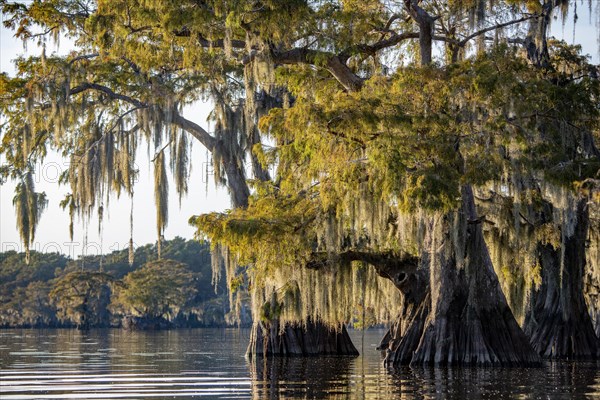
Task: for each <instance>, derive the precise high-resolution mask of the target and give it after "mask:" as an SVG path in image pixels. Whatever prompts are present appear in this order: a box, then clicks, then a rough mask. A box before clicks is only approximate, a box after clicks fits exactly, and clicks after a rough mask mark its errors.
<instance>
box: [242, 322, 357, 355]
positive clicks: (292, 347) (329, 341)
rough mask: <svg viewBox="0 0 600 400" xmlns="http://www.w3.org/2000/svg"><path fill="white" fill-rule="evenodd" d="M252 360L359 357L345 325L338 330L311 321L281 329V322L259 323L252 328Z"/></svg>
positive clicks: (247, 353)
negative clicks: (282, 357)
mask: <svg viewBox="0 0 600 400" xmlns="http://www.w3.org/2000/svg"><path fill="white" fill-rule="evenodd" d="M246 355H247V356H248V357H249V358H253V357H265V356H267V357H268V356H317V355H339V356H357V355H358V350H357V349H356V347H354V344H353V343H352V340H351V339H350V336H349V335H348V331H347V330H346V327H345V326H344V325H341V327H340V328H339V329H338V330H336V329H332V328H331V327H329V326H327V325H325V324H323V323H321V322H313V321H308V322H306V323H305V324H304V325H303V324H297V325H290V324H288V325H286V326H285V327H283V329H280V326H279V322H278V321H272V322H271V323H269V324H268V326H267V325H266V324H263V323H260V322H259V323H255V324H254V325H253V326H252V334H251V336H250V344H249V345H248V350H247V352H246Z"/></svg>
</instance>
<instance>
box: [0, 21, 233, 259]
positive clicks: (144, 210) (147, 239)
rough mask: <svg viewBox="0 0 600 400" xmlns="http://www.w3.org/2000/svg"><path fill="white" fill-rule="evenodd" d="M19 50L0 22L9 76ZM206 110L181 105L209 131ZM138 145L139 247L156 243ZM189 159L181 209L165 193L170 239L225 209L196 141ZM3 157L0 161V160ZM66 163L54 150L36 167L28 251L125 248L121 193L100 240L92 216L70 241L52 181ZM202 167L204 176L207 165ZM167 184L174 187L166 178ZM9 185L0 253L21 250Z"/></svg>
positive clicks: (147, 176) (3, 189) (0, 196)
mask: <svg viewBox="0 0 600 400" xmlns="http://www.w3.org/2000/svg"><path fill="white" fill-rule="evenodd" d="M71 46H72V45H71V44H70V43H69V42H68V41H66V40H61V44H60V47H59V48H58V49H56V48H55V47H54V46H49V48H48V49H47V50H46V52H47V54H50V53H51V52H53V51H57V52H58V53H59V54H61V53H63V54H64V53H67V52H68V51H69V50H70V48H71ZM27 51H28V54H36V53H37V54H39V52H40V49H39V48H38V47H37V46H36V45H34V44H29V45H28V48H27ZM24 52H25V51H24V49H23V45H22V43H21V41H18V40H16V39H15V38H13V33H12V32H11V31H9V30H7V29H5V28H4V27H3V26H2V27H1V28H0V67H1V70H2V72H8V73H9V74H10V75H11V76H14V65H13V64H12V62H11V60H12V59H14V58H15V57H16V56H17V55H22V54H24ZM209 111H210V107H209V105H206V104H201V103H200V104H198V105H196V106H195V107H188V108H186V109H184V116H185V117H186V118H188V119H190V120H192V121H194V122H196V123H198V124H199V125H200V126H202V127H203V128H205V129H207V130H209V131H210V129H209V128H210V127H209V124H208V123H207V121H206V117H207V115H208V113H209ZM192 141H193V140H192ZM139 147H140V151H139V154H138V157H137V164H138V167H139V171H140V174H139V179H138V182H137V184H136V185H135V189H134V190H135V194H134V231H133V240H134V243H135V244H136V245H139V246H142V245H145V244H147V243H153V242H155V241H156V227H155V226H156V224H155V222H156V211H155V208H154V188H153V186H154V183H153V178H152V175H153V172H152V165H151V164H150V163H149V162H148V157H147V154H146V145H145V143H142V144H141V145H140V146H139ZM190 159H191V160H192V172H191V175H190V180H189V193H188V195H187V197H185V198H183V199H182V201H181V207H179V198H178V195H177V194H176V192H175V190H174V189H172V190H170V193H169V224H168V226H167V228H166V230H165V238H166V239H172V238H173V237H175V236H181V237H184V238H188V239H191V238H192V237H193V235H194V232H195V230H194V228H193V227H191V226H190V225H188V219H189V218H190V217H191V216H192V215H197V214H202V213H207V212H211V211H223V210H225V209H227V208H230V207H231V205H230V200H229V195H228V193H227V190H226V189H224V188H215V185H214V183H213V178H212V176H206V175H207V174H206V172H207V171H206V168H207V162H208V160H209V159H208V158H207V152H206V150H205V148H204V147H203V146H202V145H201V144H200V143H198V142H195V143H193V146H192V153H191V156H190ZM3 161H4V160H2V159H0V163H1V162H3ZM66 161H67V160H64V159H62V158H61V157H60V156H59V155H58V154H56V153H55V154H51V155H50V156H49V157H47V159H46V160H45V161H44V163H43V164H38V165H37V166H36V175H35V184H36V190H37V191H45V192H46V195H47V197H48V199H49V204H48V208H47V209H46V211H44V213H43V215H42V218H41V221H40V224H39V226H38V228H37V232H36V236H35V242H34V245H33V246H32V249H34V250H38V251H44V252H56V251H58V252H61V253H64V254H68V255H70V256H72V257H76V256H77V255H80V254H82V251H84V250H85V252H86V254H98V253H99V252H100V250H102V252H103V253H107V252H110V251H112V250H119V249H123V248H127V247H128V246H129V209H130V205H131V202H130V200H129V197H127V196H122V197H121V198H120V199H117V198H116V196H113V197H111V199H110V204H109V206H108V207H105V218H104V222H103V230H104V233H103V235H102V238H101V237H100V235H99V234H98V218H97V216H95V215H94V216H93V217H92V218H91V220H90V223H89V226H88V229H87V241H85V240H84V237H85V232H86V229H85V228H84V225H83V221H77V220H76V222H75V232H74V238H73V242H71V241H70V239H69V215H68V212H67V211H63V210H62V209H61V208H60V206H59V203H60V201H61V200H62V199H63V198H64V196H65V194H66V193H68V192H69V188H68V187H67V186H59V185H58V183H57V181H58V179H57V178H58V174H59V172H62V170H63V169H64V168H65V162H66ZM208 166H209V171H208V173H209V175H210V173H211V168H210V164H208ZM207 180H208V181H207ZM169 187H170V188H174V185H173V181H172V179H171V177H170V176H169ZM14 188H15V183H14V182H8V183H6V184H4V185H2V186H0V251H7V250H19V251H21V250H23V249H24V248H23V246H22V244H21V242H20V240H19V235H18V232H17V229H16V222H15V211H14V207H13V205H12V198H13V195H14ZM84 243H87V245H84Z"/></svg>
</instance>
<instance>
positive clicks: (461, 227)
mask: <svg viewBox="0 0 600 400" xmlns="http://www.w3.org/2000/svg"><path fill="white" fill-rule="evenodd" d="M440 219H441V220H439V221H437V222H431V223H430V226H429V229H428V233H427V239H426V243H425V245H426V248H428V249H429V250H428V251H426V252H424V256H423V257H422V260H421V265H420V266H419V269H418V271H416V273H415V276H414V279H415V280H416V281H417V282H422V281H425V282H426V283H427V284H428V287H427V288H426V289H425V293H419V294H418V296H415V294H414V293H412V294H411V296H405V300H404V301H405V302H406V304H405V307H404V312H403V315H401V316H399V319H398V321H397V323H396V324H395V325H394V326H392V328H391V329H390V331H389V332H388V335H387V338H384V341H382V343H381V348H382V349H383V348H385V347H386V346H387V349H386V350H385V351H386V361H387V362H388V364H391V365H402V364H407V363H410V364H411V365H479V366H487V365H498V366H526V365H537V364H539V363H540V359H539V357H538V355H537V354H536V353H535V351H534V350H533V348H532V347H531V345H530V344H529V342H528V340H527V337H526V336H525V334H524V333H523V331H522V330H521V329H520V328H519V326H518V324H517V322H516V320H515V318H514V316H513V314H512V312H511V311H510V308H509V307H508V304H507V302H506V298H505V297H504V294H503V293H502V291H501V289H500V285H499V283H498V278H497V276H496V274H495V273H494V270H493V267H492V263H491V260H490V257H489V253H488V249H487V246H486V244H485V241H484V239H483V233H482V229H481V223H480V222H479V220H478V218H477V214H476V211H475V203H474V199H473V193H472V190H471V188H470V187H468V186H465V187H463V188H462V207H461V208H460V210H459V211H458V212H456V213H451V214H448V215H446V216H444V217H443V218H440ZM427 278H428V279H427ZM400 290H402V289H400Z"/></svg>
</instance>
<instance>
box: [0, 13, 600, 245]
mask: <svg viewBox="0 0 600 400" xmlns="http://www.w3.org/2000/svg"><path fill="white" fill-rule="evenodd" d="M586 3H587V2H585V3H583V4H582V5H580V6H579V9H578V15H579V19H578V22H577V24H576V29H575V40H576V42H579V43H581V44H582V46H583V49H584V53H588V54H590V55H592V57H593V62H594V63H596V64H597V63H598V48H599V45H598V32H597V29H596V23H595V21H593V20H591V19H590V15H589V12H588V8H587V4H586ZM597 8H599V7H598V6H597ZM593 18H596V16H594V17H593ZM571 21H572V16H571V17H569V22H567V24H565V26H564V28H563V26H562V24H561V23H560V22H556V23H555V24H554V26H553V35H554V36H555V37H557V38H559V39H564V40H566V41H567V42H569V43H573V24H572V22H571ZM70 47H71V45H70V43H68V42H67V41H64V40H63V41H62V43H61V45H60V47H59V48H58V49H56V48H54V47H52V46H51V47H50V48H48V49H47V53H51V52H52V51H58V53H66V52H68V51H69V49H70ZM27 50H28V53H27V54H39V52H40V49H39V48H38V47H37V46H35V45H34V44H30V45H29V46H28V49H27ZM22 54H25V51H24V49H23V45H22V43H21V42H20V41H17V40H16V39H14V38H13V33H12V32H11V31H9V30H6V29H5V28H4V27H3V26H2V27H0V68H1V70H2V72H8V73H9V74H10V75H14V66H13V64H12V62H11V60H12V59H14V58H15V57H16V56H17V55H22ZM209 109H210V107H209V106H208V105H206V104H198V105H196V106H194V107H189V108H187V109H186V110H184V116H185V117H186V118H189V119H191V120H193V121H194V122H196V123H198V124H200V125H201V126H202V127H204V128H205V129H207V130H209V131H210V127H209V125H208V123H207V122H206V117H207V114H208V112H209ZM140 148H141V150H140V154H139V156H138V158H137V163H138V165H139V170H140V175H139V180H138V183H137V184H136V186H135V196H134V233H133V240H134V242H135V243H136V245H144V244H147V243H153V242H155V241H156V228H155V221H156V211H155V209H154V192H153V179H152V171H151V165H150V164H149V162H148V158H147V156H146V150H145V145H142V146H140ZM191 160H192V173H191V177H190V182H189V188H190V190H189V194H188V196H187V197H186V198H184V199H183V200H182V202H181V207H179V200H178V196H177V194H176V193H175V190H170V195H169V224H168V226H167V228H166V231H165V238H167V239H171V238H173V237H175V236H181V237H184V238H192V237H193V235H194V229H193V228H192V227H191V226H189V225H188V223H187V221H188V219H189V217H190V216H192V215H195V214H201V213H206V212H211V211H223V210H225V209H227V208H229V207H230V200H229V195H228V194H227V190H226V189H224V188H215V185H214V183H213V180H212V176H206V166H207V162H208V159H207V154H206V150H205V149H204V148H203V147H202V146H201V145H200V144H199V143H197V142H196V143H194V145H193V150H192V155H191ZM1 162H3V160H2V159H0V163H1ZM64 162H65V160H63V159H61V158H60V157H59V156H58V155H57V154H52V155H50V156H49V157H48V158H47V159H46V160H45V162H44V163H43V164H39V165H38V166H37V169H36V177H35V179H36V189H37V191H45V192H46V194H47V196H48V199H49V204H48V208H47V209H46V211H45V212H44V214H43V216H42V219H41V221H40V224H39V227H38V229H37V233H36V237H35V243H34V245H33V246H32V248H33V249H34V250H38V251H44V252H56V251H58V252H61V253H64V254H67V255H70V256H72V257H76V256H78V255H80V254H82V253H86V254H98V253H100V252H102V253H107V252H110V251H112V250H120V249H123V248H127V246H128V243H129V208H130V201H129V198H128V197H127V196H124V197H122V198H121V199H117V198H116V197H114V196H113V197H112V198H111V199H110V205H109V207H107V208H106V211H105V218H104V223H103V230H104V233H103V235H102V238H101V237H100V235H98V221H97V217H96V216H94V217H92V219H91V221H90V224H89V227H88V229H87V241H85V240H84V237H85V232H86V229H85V228H84V226H83V223H82V222H81V221H79V222H78V221H76V223H75V235H74V239H73V242H71V241H70V239H69V217H68V213H67V212H65V211H63V210H62V209H61V208H60V207H59V202H60V201H61V200H62V199H63V197H64V195H65V194H66V193H67V192H68V191H69V189H68V187H64V186H62V187H59V186H58V184H57V177H58V174H59V172H60V171H62V169H63V168H64ZM169 178H170V177H169ZM207 180H208V182H207ZM14 187H15V184H14V183H13V182H8V183H6V184H4V185H2V186H0V251H7V250H18V251H22V250H23V246H22V244H21V242H20V240H19V235H18V233H17V230H16V224H15V212H14V208H13V205H12V198H13V192H14ZM170 187H171V188H172V187H173V185H172V180H170ZM84 243H87V246H86V245H84Z"/></svg>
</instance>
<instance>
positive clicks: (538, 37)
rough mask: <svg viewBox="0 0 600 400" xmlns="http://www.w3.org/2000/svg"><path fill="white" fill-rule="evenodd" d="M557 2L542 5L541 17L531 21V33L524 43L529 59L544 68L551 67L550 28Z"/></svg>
mask: <svg viewBox="0 0 600 400" xmlns="http://www.w3.org/2000/svg"><path fill="white" fill-rule="evenodd" d="M555 3H556V2H555V0H546V2H544V3H543V5H542V12H541V14H540V16H538V17H537V18H534V19H532V20H531V22H530V24H529V32H528V33H527V37H526V38H525V41H524V46H525V50H526V51H527V58H528V59H529V61H531V62H532V63H533V64H534V65H536V66H538V67H542V68H548V67H550V53H549V52H548V40H547V39H548V28H549V27H550V17H551V13H552V10H553V8H554V7H556V4H555Z"/></svg>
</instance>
